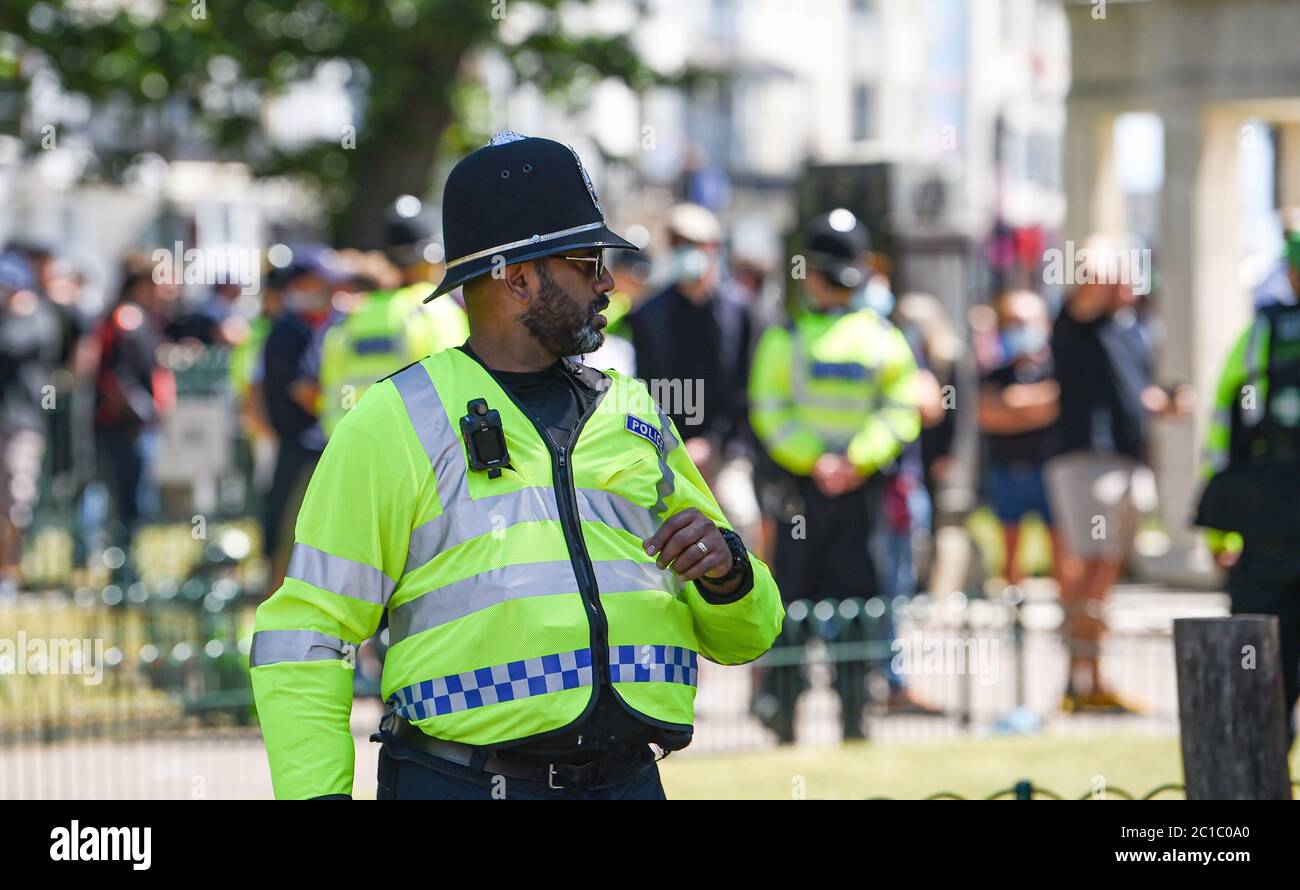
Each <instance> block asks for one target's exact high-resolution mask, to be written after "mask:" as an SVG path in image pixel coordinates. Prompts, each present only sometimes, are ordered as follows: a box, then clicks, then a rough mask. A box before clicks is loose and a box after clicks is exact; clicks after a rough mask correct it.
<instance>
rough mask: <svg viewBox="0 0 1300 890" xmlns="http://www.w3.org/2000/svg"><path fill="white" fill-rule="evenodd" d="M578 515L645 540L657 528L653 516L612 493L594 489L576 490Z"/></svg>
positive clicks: (647, 509)
mask: <svg viewBox="0 0 1300 890" xmlns="http://www.w3.org/2000/svg"><path fill="white" fill-rule="evenodd" d="M578 515H579V516H580V517H581V518H582V519H583V520H586V521H594V522H603V523H605V525H608V526H612V527H613V528H621V529H625V530H627V531H629V532H631V533H632V534H634V535H636V536H637V537H638V538H641V539H643V540H644V539H645V538H648V537H650V536H651V535H653V534H654V533H655V532H656V531H657V530H658V528H659V523H658V521H657V520H656V519H655V514H654V512H652V510H651V509H650V508H649V507H642V506H641V505H640V504H635V503H633V502H632V501H629V500H628V499H627V498H625V497H623V496H622V495H617V494H614V493H613V492H612V491H601V490H599V489H595V488H579V489H578Z"/></svg>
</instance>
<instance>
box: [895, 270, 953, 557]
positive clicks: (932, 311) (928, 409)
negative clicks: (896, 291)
mask: <svg viewBox="0 0 1300 890" xmlns="http://www.w3.org/2000/svg"><path fill="white" fill-rule="evenodd" d="M894 317H895V319H896V322H895V323H896V324H897V325H898V328H899V330H901V331H902V332H903V335H904V336H905V337H908V342H909V343H911V344H912V352H913V353H914V354H916V355H917V356H919V359H918V361H919V362H920V364H918V367H917V371H918V375H919V376H918V386H919V387H920V390H921V393H922V398H921V462H922V464H923V465H924V468H925V475H924V479H925V490H926V491H927V492H928V493H929V498H930V500H931V501H934V500H936V499H937V495H938V492H939V488H940V486H942V485H944V484H946V483H947V481H948V479H949V477H950V475H951V472H952V467H953V456H952V451H953V444H954V440H955V438H956V433H957V412H958V411H959V410H960V408H959V405H960V402H958V401H957V400H956V399H955V398H954V397H953V396H955V393H956V385H957V367H958V363H959V362H960V361H961V360H962V358H963V356H964V355H965V353H966V346H965V344H964V343H962V340H961V338H960V337H958V336H957V332H956V331H955V329H954V328H953V324H952V320H951V319H950V318H949V316H948V313H947V310H945V309H944V306H943V303H941V302H939V300H938V298H936V297H934V296H932V295H931V294H919V293H908V294H904V295H903V296H902V297H900V298H899V300H898V306H897V307H896V308H895V309H894ZM926 393H928V395H926ZM930 512H931V516H932V517H933V515H934V511H933V510H931V511H930ZM929 531H930V532H933V523H931V528H930V529H929Z"/></svg>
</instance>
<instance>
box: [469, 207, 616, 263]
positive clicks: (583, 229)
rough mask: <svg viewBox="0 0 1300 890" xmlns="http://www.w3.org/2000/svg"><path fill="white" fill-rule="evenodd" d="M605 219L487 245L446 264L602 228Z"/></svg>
mask: <svg viewBox="0 0 1300 890" xmlns="http://www.w3.org/2000/svg"><path fill="white" fill-rule="evenodd" d="M604 225H605V221H604V220H603V219H602V220H600V221H599V222H594V223H587V224H586V225H582V226H574V227H573V228H571V229H560V230H559V231H558V232H547V233H546V234H545V235H533V236H531V237H528V238H520V239H519V240H518V241H511V242H509V243H507V244H498V245H497V246H496V247H489V248H488V249H487V250H480V251H478V252H476V253H467V254H465V256H463V257H459V258H458V259H454V260H452V261H451V262H450V263H448V264H447V268H448V269H454V268H456V267H457V266H459V265H460V264H461V263H468V262H469V261H470V260H476V259H478V258H479V257H485V256H491V255H492V254H494V253H500V252H501V251H503V250H514V249H515V248H516V247H525V246H527V245H529V244H540V243H541V242H543V241H554V240H555V239H556V238H564V237H565V236H567V235H576V234H578V233H579V232H590V231H591V230H592V229H599V228H603V227H604Z"/></svg>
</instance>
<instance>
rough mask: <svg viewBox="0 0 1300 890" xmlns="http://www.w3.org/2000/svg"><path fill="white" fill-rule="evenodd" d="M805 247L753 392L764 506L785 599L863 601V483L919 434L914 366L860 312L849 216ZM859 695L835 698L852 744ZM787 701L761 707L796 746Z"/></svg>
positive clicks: (762, 700)
mask: <svg viewBox="0 0 1300 890" xmlns="http://www.w3.org/2000/svg"><path fill="white" fill-rule="evenodd" d="M805 243H806V250H805V258H806V260H807V279H806V281H805V283H804V284H805V286H804V289H803V298H804V299H803V306H802V307H801V309H800V310H799V311H798V312H797V314H796V316H795V318H794V319H792V320H791V321H790V322H788V323H787V324H785V325H782V326H774V327H771V328H769V329H768V330H767V331H766V332H764V334H763V336H762V338H761V339H760V340H759V344H758V348H757V350H756V352H755V355H754V363H753V371H752V373H751V375H750V383H749V403H750V415H749V417H750V424H751V425H752V426H753V428H754V432H755V434H756V435H757V437H758V440H759V442H760V444H761V445H762V447H763V449H764V451H765V452H766V454H767V457H768V458H770V459H771V461H772V463H774V464H775V467H776V468H775V475H776V478H777V479H779V480H780V481H781V482H782V483H783V484H782V485H779V486H774V487H778V488H780V490H781V493H780V495H779V496H778V497H775V498H773V499H770V501H769V506H773V505H774V506H775V508H776V511H777V520H778V527H777V534H776V542H775V551H774V554H773V560H774V563H773V565H774V570H775V572H776V575H777V577H778V579H779V580H778V586H779V587H780V589H781V593H782V595H783V596H785V597H786V599H787V601H789V600H794V599H800V598H805V599H811V600H822V599H827V598H843V597H863V598H865V597H870V596H872V595H874V594H875V593H876V591H877V581H876V576H875V568H874V566H873V564H872V560H871V557H870V555H869V552H868V542H869V538H870V530H871V527H872V523H873V522H874V521H876V516H875V513H876V509H877V504H876V503H875V499H874V498H873V497H872V492H871V491H870V490H869V487H868V486H867V482H868V480H870V479H872V477H874V476H875V475H876V474H877V473H879V472H880V471H881V470H883V469H885V468H886V467H888V466H889V465H890V464H891V463H892V462H893V461H894V459H895V458H897V457H898V455H899V453H900V452H901V451H902V449H903V447H904V446H905V445H907V444H908V443H909V442H912V441H913V440H915V439H916V437H917V436H918V435H920V432H921V418H920V413H919V410H918V394H917V386H916V384H917V380H916V361H915V359H914V358H913V356H912V350H911V347H909V346H908V344H907V340H906V339H905V338H904V337H903V335H902V333H900V332H899V330H898V329H897V328H895V327H894V326H893V325H891V324H890V323H889V322H888V321H886V320H884V319H883V318H881V317H880V316H879V315H878V314H877V313H876V312H874V311H873V310H871V309H868V308H860V309H856V308H854V306H853V298H854V294H855V292H857V291H858V290H860V289H861V288H862V286H863V285H864V284H865V283H866V269H865V266H864V260H865V256H866V252H867V247H868V241H867V234H866V230H865V228H864V227H863V226H862V224H861V223H859V222H858V220H857V219H856V218H855V217H854V215H853V214H852V213H851V212H849V211H848V210H844V209H838V210H834V211H832V212H830V213H829V214H826V215H825V216H823V217H821V218H820V219H818V220H816V221H815V222H814V223H813V224H812V225H811V227H810V228H809V229H808V231H807V232H806V234H805ZM840 667H841V668H843V669H844V670H849V669H850V667H851V666H850V665H847V664H846V665H841V666H840ZM782 670H790V669H788V668H786V669H783V668H776V669H773V670H772V671H770V672H769V674H768V677H769V678H771V682H772V683H773V684H775V685H776V686H780V687H781V688H783V689H787V690H788V688H789V684H788V683H786V682H785V680H783V679H780V678H781V677H782V675H781V674H780V673H779V672H780V671H782ZM794 670H797V668H795V669H794ZM785 679H788V677H787V678H785ZM859 686H860V684H856V683H855V684H849V685H842V686H841V690H840V691H841V695H842V696H843V700H842V701H841V705H842V707H843V709H844V715H843V718H844V733H845V736H846V737H849V738H853V737H858V736H861V734H862V729H861V708H862V704H863V698H862V694H863V690H862V689H861V688H859ZM781 698H783V696H781V695H775V699H776V700H774V699H773V698H772V697H764V696H760V697H759V700H758V701H757V702H756V705H757V710H758V711H759V714H760V716H762V717H764V718H765V720H766V721H767V722H768V724H769V725H770V726H772V728H773V729H774V730H775V731H776V733H777V735H778V736H779V737H781V738H782V740H785V741H789V740H791V739H792V738H793V723H792V720H793V713H792V709H793V701H791V700H790V698H789V696H788V695H787V696H784V698H785V700H784V701H780V700H779V699H781Z"/></svg>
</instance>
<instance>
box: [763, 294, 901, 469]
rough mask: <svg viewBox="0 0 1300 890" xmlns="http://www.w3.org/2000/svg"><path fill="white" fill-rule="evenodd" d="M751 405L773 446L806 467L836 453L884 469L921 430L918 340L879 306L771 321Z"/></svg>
mask: <svg viewBox="0 0 1300 890" xmlns="http://www.w3.org/2000/svg"><path fill="white" fill-rule="evenodd" d="M749 404H750V414H749V420H750V424H751V426H753V428H754V432H755V433H756V434H757V436H758V438H759V441H761V442H762V443H763V447H764V449H765V450H766V451H767V453H768V455H769V456H770V457H771V458H772V460H774V461H775V462H776V463H777V464H778V465H779V466H781V467H783V468H784V469H786V470H788V471H789V472H791V473H793V474H795V475H796V476H808V475H810V474H811V473H812V469H813V465H814V464H816V463H817V458H819V457H821V456H822V455H823V454H827V453H837V454H843V455H846V456H847V457H848V458H849V460H850V461H852V462H853V464H854V465H855V466H856V467H857V468H858V469H859V470H860V471H862V472H863V473H874V472H876V471H877V470H879V469H880V468H881V467H884V466H885V465H887V464H888V463H889V462H890V461H892V460H893V459H894V458H896V457H897V456H898V454H899V452H900V451H901V450H902V449H903V447H904V446H905V445H907V444H908V443H909V442H911V441H912V440H914V439H915V438H916V437H917V436H919V435H920V434H921V416H920V413H919V411H918V408H917V391H916V361H915V359H914V358H913V357H912V350H911V347H909V346H908V345H907V340H906V338H904V337H903V335H902V333H901V332H900V331H899V330H898V329H897V328H895V327H894V326H893V325H891V324H889V323H888V322H887V321H884V320H883V319H882V318H881V317H880V316H879V315H877V314H876V313H875V312H873V311H872V310H870V309H860V310H857V311H854V312H846V313H830V312H804V313H802V314H801V315H800V316H799V317H798V318H797V319H796V320H795V321H794V322H793V323H792V324H790V325H787V326H785V327H777V326H774V327H771V328H768V329H767V331H766V332H764V334H763V336H762V338H761V339H760V340H759V343H758V348H757V349H756V350H755V352H754V363H753V368H752V370H751V372H750V380H749Z"/></svg>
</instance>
